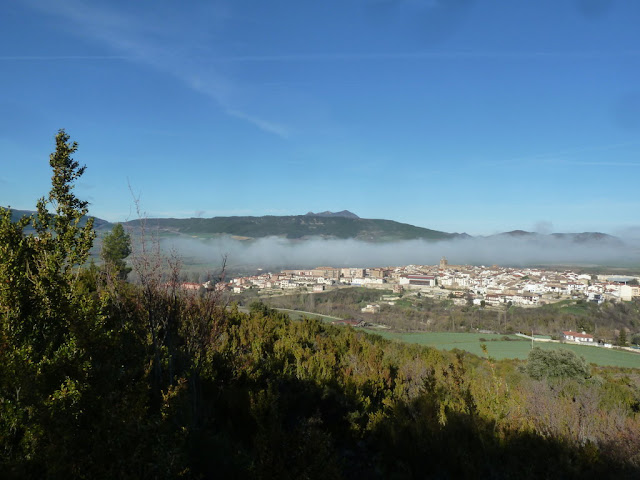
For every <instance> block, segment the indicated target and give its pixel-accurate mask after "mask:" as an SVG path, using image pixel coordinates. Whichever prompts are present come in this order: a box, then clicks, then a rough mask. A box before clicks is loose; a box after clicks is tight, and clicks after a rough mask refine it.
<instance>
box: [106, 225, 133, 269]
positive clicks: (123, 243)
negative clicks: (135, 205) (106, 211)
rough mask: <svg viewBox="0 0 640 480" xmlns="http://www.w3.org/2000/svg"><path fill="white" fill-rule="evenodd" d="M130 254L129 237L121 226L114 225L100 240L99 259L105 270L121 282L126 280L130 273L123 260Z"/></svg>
mask: <svg viewBox="0 0 640 480" xmlns="http://www.w3.org/2000/svg"><path fill="white" fill-rule="evenodd" d="M130 254H131V237H130V236H129V234H128V233H126V232H125V231H124V228H123V227H122V224H120V223H116V224H115V226H114V227H113V229H112V230H111V232H109V233H108V234H106V235H105V236H104V238H103V239H102V250H101V251H100V257H101V258H102V261H103V262H104V266H105V268H106V270H107V271H108V272H110V273H113V274H114V275H116V276H117V277H118V278H119V279H121V280H126V279H127V275H128V274H129V272H131V267H127V263H126V262H125V259H126V258H127V257H128V256H129V255H130Z"/></svg>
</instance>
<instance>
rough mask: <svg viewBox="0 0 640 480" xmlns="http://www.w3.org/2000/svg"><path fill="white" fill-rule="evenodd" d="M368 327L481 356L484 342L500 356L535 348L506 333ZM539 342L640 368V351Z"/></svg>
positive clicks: (526, 352) (602, 361)
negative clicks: (504, 337)
mask: <svg viewBox="0 0 640 480" xmlns="http://www.w3.org/2000/svg"><path fill="white" fill-rule="evenodd" d="M368 331H369V332H370V333H375V334H377V335H380V336H382V337H384V338H388V339H390V340H398V341H401V342H407V343H417V344H420V345H426V346H429V347H434V348H438V349H441V350H453V349H454V348H458V349H460V350H465V351H467V352H470V353H473V354H475V355H479V356H484V354H483V352H482V349H481V348H480V345H481V344H483V343H484V344H485V345H486V346H487V350H488V352H489V355H491V356H492V357H493V358H496V359H498V360H501V359H503V358H518V359H521V360H524V359H526V358H527V355H529V351H530V350H531V342H530V341H527V340H525V339H521V338H519V337H514V336H509V338H511V339H518V340H512V341H505V340H502V338H503V336H502V335H489V334H482V333H445V332H442V333H440V332H436V333H393V332H381V331H379V330H368ZM480 338H484V339H486V340H487V341H486V342H481V341H480ZM492 340H495V341H492ZM535 346H537V347H540V348H543V349H547V350H552V349H555V350H557V349H560V348H564V349H567V350H572V351H574V352H575V353H577V354H578V355H582V356H583V357H584V358H585V359H586V360H587V361H588V362H589V363H595V364H596V365H611V366H617V367H632V368H640V354H637V353H632V352H625V351H621V350H612V349H607V348H602V347H592V346H586V345H572V344H567V343H564V344H563V343H548V342H536V343H535Z"/></svg>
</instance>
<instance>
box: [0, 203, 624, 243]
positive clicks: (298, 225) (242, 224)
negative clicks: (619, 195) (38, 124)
mask: <svg viewBox="0 0 640 480" xmlns="http://www.w3.org/2000/svg"><path fill="white" fill-rule="evenodd" d="M5 208H6V207H5ZM34 213H35V211H33V210H20V209H13V208H12V209H11V219H12V221H16V220H17V219H18V218H20V217H22V216H24V215H31V214H34ZM93 218H94V225H95V229H96V230H97V231H99V232H102V231H107V230H110V229H111V228H113V225H114V224H115V223H112V222H109V221H107V220H104V219H101V218H98V217H95V216H94V217H93ZM141 221H142V220H140V219H136V220H129V221H127V222H121V223H122V224H123V225H128V226H130V227H135V226H138V225H140V223H141ZM144 222H145V223H146V226H147V228H151V229H155V230H158V231H162V232H166V233H168V234H175V235H181V234H185V235H190V236H195V237H198V236H203V237H210V236H212V235H230V236H236V237H239V238H244V239H254V238H262V237H269V236H274V237H284V238H287V239H291V240H304V239H307V238H312V237H321V238H336V239H355V240H363V241H367V242H390V241H398V240H429V241H439V240H453V239H458V240H464V239H472V238H520V239H524V238H527V239H531V240H536V239H546V238H554V239H558V240H569V241H571V242H574V243H578V244H581V243H591V242H596V243H605V242H606V243H615V244H619V245H623V244H624V242H623V241H622V240H621V239H620V238H618V237H616V236H613V235H609V234H606V233H601V232H579V233H550V234H543V233H537V232H529V231H526V230H512V231H509V232H502V233H497V234H494V235H488V236H472V235H468V234H467V233H449V232H442V231H439V230H432V229H429V228H424V227H418V226H415V225H411V224H408V223H401V222H396V221H394V220H386V219H370V218H360V217H359V216H357V215H356V214H354V213H352V212H350V211H349V210H342V211H340V212H330V211H324V212H319V213H313V212H308V213H306V214H305V215H282V216H276V215H263V216H230V217H210V218H200V217H193V218H147V219H144Z"/></svg>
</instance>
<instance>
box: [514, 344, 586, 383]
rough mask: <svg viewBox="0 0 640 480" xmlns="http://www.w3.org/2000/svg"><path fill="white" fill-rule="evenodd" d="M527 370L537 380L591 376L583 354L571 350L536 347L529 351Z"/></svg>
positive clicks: (578, 378)
mask: <svg viewBox="0 0 640 480" xmlns="http://www.w3.org/2000/svg"><path fill="white" fill-rule="evenodd" d="M525 370H526V372H527V373H528V374H529V376H530V377H532V378H535V379H537V380H541V379H543V378H573V379H576V380H581V379H586V378H589V377H590V376H591V373H590V370H589V365H588V364H587V361H586V360H585V359H584V357H582V356H578V355H576V354H575V353H573V352H572V351H571V350H565V349H561V350H543V349H541V348H540V347H536V348H534V349H533V350H531V352H529V357H528V359H527V365H526V367H525Z"/></svg>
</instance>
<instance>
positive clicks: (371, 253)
mask: <svg viewBox="0 0 640 480" xmlns="http://www.w3.org/2000/svg"><path fill="white" fill-rule="evenodd" d="M162 247H163V248H164V249H165V250H169V249H175V250H176V251H177V252H178V254H179V255H180V256H182V257H183V259H184V262H185V263H186V264H191V265H196V264H219V263H220V260H221V258H222V257H223V256H226V257H227V259H228V264H229V266H235V267H239V266H243V265H247V266H248V265H251V266H255V267H261V268H264V269H276V268H287V267H289V268H308V267H316V266H333V267H347V266H361V267H364V266H371V267H373V266H389V265H410V264H414V265H434V264H437V263H438V262H439V261H440V258H441V257H442V256H446V257H447V259H448V260H449V263H450V264H456V265H464V264H471V265H493V264H496V265H503V266H528V265H529V266H530V265H545V264H556V265H603V266H604V265H606V266H625V267H634V266H638V265H640V248H638V245H637V244H636V243H635V242H634V243H620V242H619V241H617V240H616V241H607V240H600V241H597V240H594V241H591V242H584V243H577V242H574V241H571V240H568V239H558V238H555V237H546V236H543V237H537V238H514V237H489V238H469V239H455V240H444V241H437V242H429V241H425V240H409V241H400V242H393V243H368V242H363V241H359V240H334V239H331V240H327V239H320V238H318V239H310V240H303V241H292V240H287V239H283V238H278V237H267V238H261V239H256V240H250V241H239V240H234V239H232V238H231V237H219V238H214V239H207V240H201V239H193V238H189V239H186V238H168V239H163V240H162Z"/></svg>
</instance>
